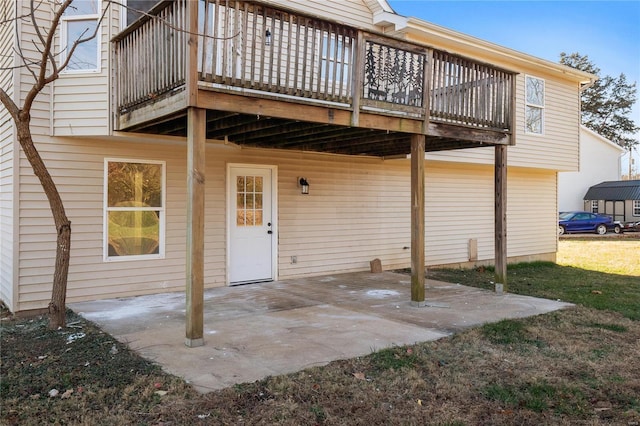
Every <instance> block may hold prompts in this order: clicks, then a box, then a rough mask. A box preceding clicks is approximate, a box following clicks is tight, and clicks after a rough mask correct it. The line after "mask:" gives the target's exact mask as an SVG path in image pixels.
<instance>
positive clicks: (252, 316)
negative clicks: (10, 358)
mask: <svg viewBox="0 0 640 426" xmlns="http://www.w3.org/2000/svg"><path fill="white" fill-rule="evenodd" d="M426 286H427V288H426V297H427V306H425V307H413V306H411V304H410V288H411V282H410V277H409V276H407V275H403V274H398V273H393V272H384V273H381V274H372V273H365V272H362V273H351V274H341V275H333V276H324V277H313V278H300V279H291V280H286V281H277V282H270V283H259V284H250V285H244V286H237V287H223V288H216V289H210V290H206V292H205V313H204V315H205V316H204V340H205V345H204V346H202V347H197V348H188V347H186V346H185V345H184V337H185V296H184V293H165V294H158V295H150V296H140V297H131V298H123V299H110V300H99V301H93V302H82V303H75V304H71V305H70V307H71V308H72V309H73V310H74V311H76V312H78V313H79V314H81V315H82V316H84V317H85V318H87V319H89V320H91V321H93V322H95V323H97V324H98V325H99V326H100V327H101V328H102V329H103V330H104V331H106V332H108V333H110V334H111V335H113V336H114V337H115V338H117V339H118V340H119V341H121V342H124V343H126V344H128V345H129V347H131V348H132V349H134V350H136V351H137V352H138V353H140V354H141V355H142V356H143V357H145V358H147V359H150V360H152V361H154V362H156V363H158V364H160V365H162V367H163V368H164V369H165V371H167V372H169V373H172V374H175V375H178V376H181V377H183V378H184V379H185V380H186V381H188V382H189V383H191V384H192V385H193V386H194V387H195V388H196V389H197V390H199V391H201V392H209V391H212V390H215V389H221V388H225V387H228V386H232V385H234V384H237V383H243V382H252V381H255V380H259V379H262V378H264V377H267V376H272V375H279V374H286V373H291V372H294V371H298V370H302V369H304V368H307V367H311V366H318V365H324V364H327V363H329V362H330V361H334V360H337V359H344V358H351V357H356V356H362V355H367V354H370V353H371V352H372V351H376V350H380V349H383V348H386V347H389V346H393V345H407V344H413V343H416V342H423V341H428V340H435V339H439V338H441V337H445V336H448V335H450V334H452V333H455V332H457V331H460V330H463V329H465V328H469V327H473V326H477V325H480V324H483V323H486V322H494V321H499V320H501V319H505V318H520V317H527V316H532V315H538V314H542V313H546V312H550V311H554V310H558V309H561V308H564V307H567V306H570V304H568V303H561V302H556V301H551V300H546V299H538V298H534V297H527V296H518V295H514V294H504V295H498V294H495V293H493V292H490V291H486V290H480V289H476V288H472V287H465V286H461V285H458V284H448V283H443V282H438V281H432V280H427V284H426Z"/></svg>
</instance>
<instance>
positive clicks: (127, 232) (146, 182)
mask: <svg viewBox="0 0 640 426" xmlns="http://www.w3.org/2000/svg"><path fill="white" fill-rule="evenodd" d="M164 169H165V163H164V162H160V161H139V160H110V159H107V160H105V186H106V188H105V191H104V192H105V201H104V205H105V213H104V235H105V238H104V240H105V241H104V257H105V259H106V260H133V259H140V258H161V257H163V256H164V222H165V213H164V206H165V189H164V188H165V177H164V176H165V171H164Z"/></svg>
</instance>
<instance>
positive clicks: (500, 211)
mask: <svg viewBox="0 0 640 426" xmlns="http://www.w3.org/2000/svg"><path fill="white" fill-rule="evenodd" d="M495 151H496V152H495V154H496V155H495V157H496V158H495V215H494V220H495V269H496V271H495V275H496V276H495V290H496V293H502V292H506V291H507V146H506V145H496V147H495Z"/></svg>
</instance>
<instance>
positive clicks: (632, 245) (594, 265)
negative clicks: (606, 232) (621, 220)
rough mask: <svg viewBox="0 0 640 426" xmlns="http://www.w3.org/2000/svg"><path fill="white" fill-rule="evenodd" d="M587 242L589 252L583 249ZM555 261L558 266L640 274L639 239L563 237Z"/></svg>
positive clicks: (612, 272) (639, 275) (634, 275)
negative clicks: (613, 239)
mask: <svg viewBox="0 0 640 426" xmlns="http://www.w3.org/2000/svg"><path fill="white" fill-rule="evenodd" d="M629 235H630V236H634V234H629ZM585 244H588V247H589V249H588V250H589V251H588V253H585V252H584V251H583V250H584V247H585ZM556 261H557V263H558V265H564V266H572V267H574V268H580V269H586V270H589V271H599V272H605V273H608V274H620V275H627V276H633V277H640V238H637V239H632V238H624V239H623V238H621V239H616V240H615V241H612V240H607V239H595V240H580V239H563V240H560V243H559V250H558V257H557V260H556Z"/></svg>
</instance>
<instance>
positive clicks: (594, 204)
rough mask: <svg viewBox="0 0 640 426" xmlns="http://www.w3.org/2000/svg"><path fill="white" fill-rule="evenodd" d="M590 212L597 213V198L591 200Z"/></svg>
mask: <svg viewBox="0 0 640 426" xmlns="http://www.w3.org/2000/svg"><path fill="white" fill-rule="evenodd" d="M591 213H596V214H597V213H598V200H591Z"/></svg>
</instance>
